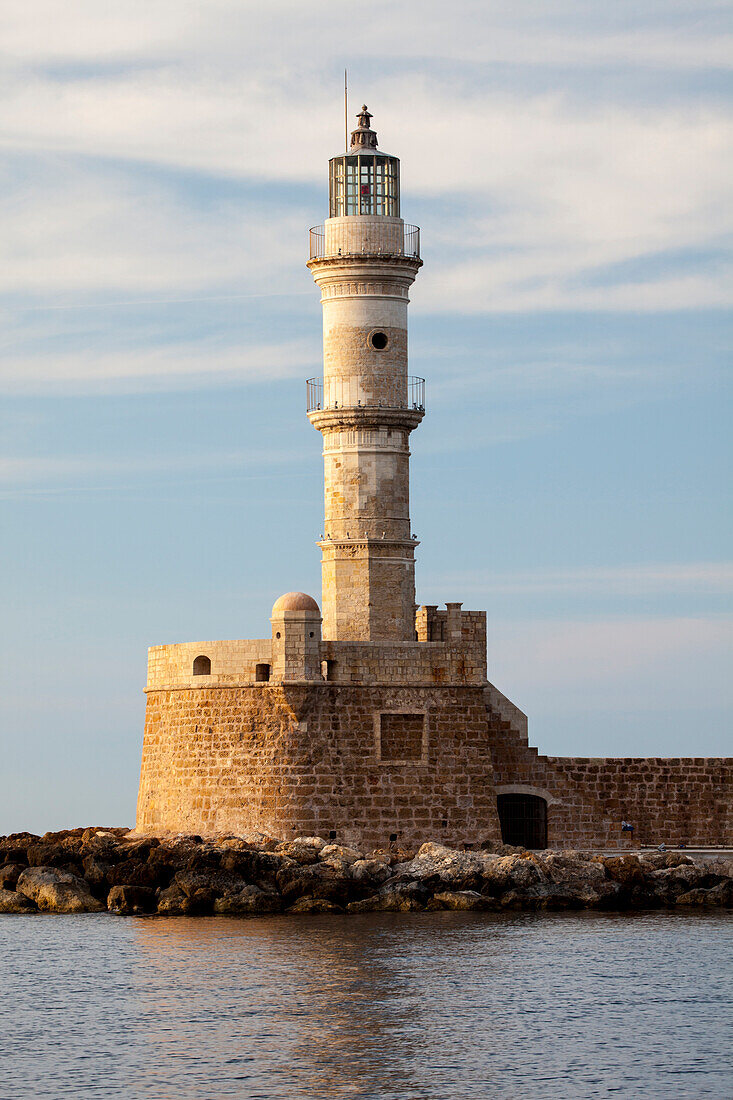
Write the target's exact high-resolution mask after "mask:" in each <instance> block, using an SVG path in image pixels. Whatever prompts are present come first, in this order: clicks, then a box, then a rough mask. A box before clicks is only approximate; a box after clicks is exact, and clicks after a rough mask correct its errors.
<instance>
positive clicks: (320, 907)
mask: <svg viewBox="0 0 733 1100" xmlns="http://www.w3.org/2000/svg"><path fill="white" fill-rule="evenodd" d="M343 911H344V910H343V908H342V906H340V905H336V904H335V902H332V901H326V899H325V898H298V900H297V901H296V902H295V904H294V905H291V906H290V908H289V909H287V910H286V912H288V913H343Z"/></svg>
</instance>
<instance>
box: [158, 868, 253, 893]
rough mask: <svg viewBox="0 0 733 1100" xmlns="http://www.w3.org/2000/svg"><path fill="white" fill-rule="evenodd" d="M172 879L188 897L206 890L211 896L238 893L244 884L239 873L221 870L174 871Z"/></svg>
mask: <svg viewBox="0 0 733 1100" xmlns="http://www.w3.org/2000/svg"><path fill="white" fill-rule="evenodd" d="M174 881H175V882H176V884H177V885H178V886H180V888H181V890H183V893H184V894H185V895H186V897H189V898H191V897H193V896H194V894H196V893H197V892H200V891H208V892H209V893H210V894H211V895H212V896H213V897H222V896H223V895H224V894H238V893H239V892H240V891H241V890H242V889H243V888H244V887H245V886H246V883H245V881H244V879H243V878H242V876H241V875H237V874H234V873H233V872H232V871H221V870H204V871H176V875H175V879H174Z"/></svg>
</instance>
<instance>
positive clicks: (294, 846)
mask: <svg viewBox="0 0 733 1100" xmlns="http://www.w3.org/2000/svg"><path fill="white" fill-rule="evenodd" d="M319 852H320V848H317V847H315V845H313V844H304V843H303V842H302V841H301V840H290V841H286V842H285V843H284V844H278V846H277V854H278V855H281V856H287V858H288V859H292V860H294V861H295V862H296V863H300V864H302V865H303V866H307V865H308V864H310V863H318V853H319Z"/></svg>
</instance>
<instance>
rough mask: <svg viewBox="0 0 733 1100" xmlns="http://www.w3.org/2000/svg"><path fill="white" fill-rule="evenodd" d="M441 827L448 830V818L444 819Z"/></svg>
mask: <svg viewBox="0 0 733 1100" xmlns="http://www.w3.org/2000/svg"><path fill="white" fill-rule="evenodd" d="M440 827H441V829H447V828H448V819H447V818H445V817H444V818H443V820H442V821H441V823H440Z"/></svg>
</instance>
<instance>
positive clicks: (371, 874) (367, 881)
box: [349, 859, 392, 890]
mask: <svg viewBox="0 0 733 1100" xmlns="http://www.w3.org/2000/svg"><path fill="white" fill-rule="evenodd" d="M391 874H392V870H391V868H390V866H389V863H384V862H383V861H382V860H381V859H357V860H356V862H355V863H352V864H351V866H350V868H349V875H350V877H351V879H352V880H353V881H354V882H355V883H357V885H359V886H361V887H373V888H374V889H375V890H376V889H377V888H378V887H379V886H381V885H382V883H383V882H384V881H385V880H386V879H388V878H389V877H390V875H391Z"/></svg>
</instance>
